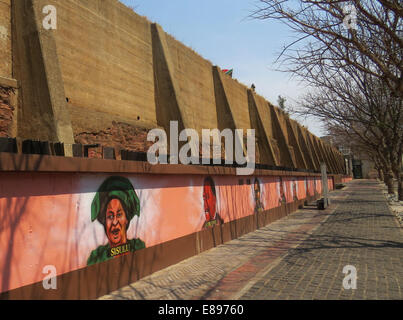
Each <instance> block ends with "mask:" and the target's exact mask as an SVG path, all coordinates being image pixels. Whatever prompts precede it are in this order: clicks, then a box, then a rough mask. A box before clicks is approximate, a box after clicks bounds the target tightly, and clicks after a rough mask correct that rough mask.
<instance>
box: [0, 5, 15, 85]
mask: <svg viewBox="0 0 403 320" xmlns="http://www.w3.org/2000/svg"><path fill="white" fill-rule="evenodd" d="M10 7H11V0H0V77H6V78H12V57H11V10H10Z"/></svg>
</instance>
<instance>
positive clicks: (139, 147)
mask: <svg viewBox="0 0 403 320" xmlns="http://www.w3.org/2000/svg"><path fill="white" fill-rule="evenodd" d="M147 133H148V130H147V129H144V128H139V127H135V126H132V125H130V124H127V123H121V122H115V121H113V122H112V126H111V127H109V128H107V129H105V130H101V131H97V132H81V133H79V134H76V135H75V137H74V138H75V142H76V143H80V144H84V145H85V144H100V145H102V146H104V147H112V148H115V149H117V150H121V149H125V150H129V151H138V152H147V150H148V149H149V147H150V146H151V145H152V144H153V142H148V141H147ZM101 157H102V156H101Z"/></svg>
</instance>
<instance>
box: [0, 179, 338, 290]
mask: <svg viewBox="0 0 403 320" xmlns="http://www.w3.org/2000/svg"><path fill="white" fill-rule="evenodd" d="M16 177H17V175H16V174H13V173H3V174H2V177H1V179H0V270H1V276H0V292H5V291H8V290H12V289H15V288H18V287H21V286H25V285H29V284H32V283H36V282H40V281H42V280H43V278H44V274H43V272H42V271H43V268H44V267H45V266H47V265H53V266H55V267H56V270H57V274H58V275H60V274H64V273H67V272H70V271H73V270H77V269H81V268H85V267H86V266H87V265H88V263H89V262H88V261H89V257H90V256H91V255H96V254H100V252H101V251H102V248H104V247H105V246H108V243H109V244H110V243H111V242H110V241H111V240H110V238H109V237H108V235H107V234H106V227H105V226H104V225H102V224H101V222H100V220H97V219H92V218H93V217H92V214H93V212H95V213H98V217H100V216H102V215H101V214H100V212H103V211H102V210H101V209H99V211H96V210H95V209H96V208H97V207H96V206H94V203H96V201H95V199H96V196H97V192H98V191H99V192H98V193H99V194H100V195H101V194H104V193H102V192H104V191H102V192H100V190H101V189H100V186H101V185H103V184H104V182H106V181H107V180H108V181H109V180H110V181H112V182H113V183H117V182H116V181H118V180H116V179H115V178H111V177H109V176H108V175H106V174H90V173H88V174H67V173H66V174H61V173H57V174H51V173H49V174H48V173H18V178H16ZM121 178H122V177H121ZM114 179H115V180H116V181H115V180H114ZM122 179H124V181H126V182H127V181H128V184H129V185H130V186H132V187H130V188H132V189H131V190H132V191H133V192H134V193H133V192H132V195H133V194H135V197H133V199H135V201H134V202H133V203H135V205H138V206H137V207H136V208H137V209H136V210H137V211H136V212H137V213H138V215H134V216H133V217H132V218H131V220H130V221H129V222H128V228H127V231H126V236H127V239H128V240H130V239H139V241H138V243H143V244H144V246H145V247H146V248H147V247H152V246H155V245H157V244H160V243H163V242H166V241H170V240H173V239H176V238H179V237H182V236H185V235H189V234H192V233H195V232H198V231H201V230H202V229H203V228H208V227H210V226H212V225H214V224H220V223H226V222H229V221H232V220H235V219H240V218H243V217H246V216H248V215H252V214H254V213H255V212H258V211H262V210H268V209H271V208H275V207H278V206H280V205H281V196H280V178H279V177H267V176H265V177H251V178H248V179H245V178H242V179H241V178H240V177H235V176H213V177H210V178H208V177H206V176H202V175H188V176H186V175H182V176H164V175H144V174H143V175H142V174H132V175H126V176H124V177H123V178H122ZM307 179H308V180H307ZM307 181H308V183H307ZM282 183H283V184H284V192H285V196H286V200H287V202H292V201H293V200H294V195H295V196H296V197H297V198H298V199H300V200H301V199H304V198H305V197H306V195H307V190H306V185H308V193H309V194H310V195H312V191H313V180H312V179H310V178H304V177H302V178H301V177H283V178H282ZM294 183H295V187H294V186H293V184H294ZM116 185H117V184H116ZM316 186H317V187H318V186H319V187H320V184H318V181H316ZM295 188H296V190H297V191H296V194H295ZM332 188H333V186H332V184H331V183H329V189H332ZM111 190H112V189H110V190H109V189H108V192H111ZM113 190H115V189H113ZM113 190H112V191H113ZM318 190H319V189H318ZM126 191H127V190H126V189H125V190H124V192H123V193H124V194H126V193H125V192H126ZM123 193H122V192H121V193H120V194H123ZM105 194H113V192H112V193H105ZM119 197H121V196H119ZM119 197H117V198H119ZM112 198H113V197H112ZM108 199H109V198H108ZM119 199H121V198H119ZM122 199H123V198H122ZM108 201H109V200H108ZM127 201H128V200H127V199H126V202H127ZM129 202H130V201H129ZM129 202H127V203H129ZM105 203H107V202H105ZM110 203H111V202H108V208H109V204H110ZM122 203H124V201H123V200H122ZM94 208H95V209H94ZM98 208H100V207H98ZM122 208H123V206H122ZM124 208H128V207H124ZM105 210H106V212H108V210H109V209H105ZM123 211H125V212H126V211H127V210H126V209H124V210H123ZM106 217H108V214H106ZM107 219H108V218H107ZM122 230H123V229H122ZM110 247H113V246H112V245H110ZM97 250H98V251H97ZM108 252H109V253H110V251H108ZM109 253H108V254H109Z"/></svg>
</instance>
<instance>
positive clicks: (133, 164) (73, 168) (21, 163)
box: [0, 153, 343, 183]
mask: <svg viewBox="0 0 403 320" xmlns="http://www.w3.org/2000/svg"><path fill="white" fill-rule="evenodd" d="M0 172H55V173H61V172H75V173H76V172H88V173H90V172H96V173H114V174H116V173H120V174H121V173H147V174H176V175H177V174H180V175H184V174H199V175H200V174H201V175H232V176H236V168H232V167H223V166H202V165H183V164H178V165H173V164H158V165H151V164H149V163H148V162H142V161H125V160H107V159H89V158H69V157H57V156H48V155H34V154H13V153H0ZM253 176H293V177H320V173H311V172H302V171H282V170H264V169H256V170H255V172H254V174H253ZM328 176H329V177H335V183H338V182H339V181H341V177H343V175H339V174H328ZM238 177H239V179H240V180H241V179H243V180H245V179H248V178H250V177H251V176H238Z"/></svg>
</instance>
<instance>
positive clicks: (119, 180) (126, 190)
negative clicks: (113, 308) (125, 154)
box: [91, 176, 140, 225]
mask: <svg viewBox="0 0 403 320" xmlns="http://www.w3.org/2000/svg"><path fill="white" fill-rule="evenodd" d="M112 199H118V200H120V202H121V204H122V206H123V207H124V209H125V212H126V217H127V219H128V221H130V220H131V219H133V217H134V216H135V215H137V216H140V201H139V198H138V197H137V194H136V192H135V191H134V188H133V185H132V184H131V182H130V181H129V179H127V178H124V177H118V176H114V177H109V178H108V179H106V180H105V181H104V183H102V185H101V186H100V187H99V189H98V191H97V193H96V195H95V197H94V200H93V201H92V204H91V221H92V222H94V221H95V219H98V221H99V222H100V223H102V224H103V225H105V213H106V206H107V205H108V203H109V201H110V200H112Z"/></svg>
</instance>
